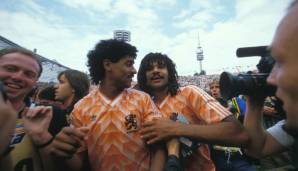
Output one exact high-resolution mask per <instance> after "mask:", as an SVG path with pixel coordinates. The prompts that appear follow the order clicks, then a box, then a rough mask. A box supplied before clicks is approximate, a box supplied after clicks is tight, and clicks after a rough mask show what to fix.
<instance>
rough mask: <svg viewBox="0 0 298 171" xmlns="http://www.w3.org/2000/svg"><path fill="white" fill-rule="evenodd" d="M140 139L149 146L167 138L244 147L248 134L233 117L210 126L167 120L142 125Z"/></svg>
mask: <svg viewBox="0 0 298 171" xmlns="http://www.w3.org/2000/svg"><path fill="white" fill-rule="evenodd" d="M141 134H142V137H143V138H144V139H146V140H147V143H149V144H151V143H154V142H156V141H160V140H162V139H167V138H169V137H173V136H174V137H180V136H185V137H190V138H194V139H196V140H197V141H199V142H207V143H214V144H220V145H230V146H245V145H246V144H247V143H248V134H247V132H246V131H245V129H244V127H243V126H242V125H241V124H240V122H239V121H237V120H236V119H235V118H234V117H233V116H228V117H227V118H225V119H224V120H223V121H222V122H219V123H214V124H210V125H198V124H183V123H179V122H173V121H171V120H168V119H158V120H153V121H151V122H148V123H146V124H144V128H143V129H142V130H141Z"/></svg>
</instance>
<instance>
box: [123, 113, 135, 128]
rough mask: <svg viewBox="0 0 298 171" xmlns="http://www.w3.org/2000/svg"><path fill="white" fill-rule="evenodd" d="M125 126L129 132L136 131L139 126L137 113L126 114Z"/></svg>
mask: <svg viewBox="0 0 298 171" xmlns="http://www.w3.org/2000/svg"><path fill="white" fill-rule="evenodd" d="M125 127H126V131H127V132H132V131H136V130H137V128H138V120H137V115H135V114H128V115H126V116H125Z"/></svg>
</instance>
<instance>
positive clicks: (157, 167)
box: [150, 144, 166, 171]
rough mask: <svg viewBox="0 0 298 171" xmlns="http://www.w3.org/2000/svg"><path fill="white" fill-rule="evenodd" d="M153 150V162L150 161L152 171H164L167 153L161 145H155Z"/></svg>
mask: <svg viewBox="0 0 298 171" xmlns="http://www.w3.org/2000/svg"><path fill="white" fill-rule="evenodd" d="M150 150H151V154H152V157H151V160H150V170H151V171H162V170H163V169H164V165H165V160H166V152H165V149H164V148H163V146H162V145H161V144H155V145H154V146H152V147H151V148H150Z"/></svg>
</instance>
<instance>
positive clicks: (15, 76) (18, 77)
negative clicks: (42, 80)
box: [11, 71, 25, 81]
mask: <svg viewBox="0 0 298 171" xmlns="http://www.w3.org/2000/svg"><path fill="white" fill-rule="evenodd" d="M11 78H12V79H13V80H14V81H22V80H23V78H25V76H24V74H23V72H22V71H19V72H14V73H13V74H12V75H11Z"/></svg>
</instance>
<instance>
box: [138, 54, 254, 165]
mask: <svg viewBox="0 0 298 171" xmlns="http://www.w3.org/2000/svg"><path fill="white" fill-rule="evenodd" d="M138 84H139V87H140V89H141V90H143V91H145V92H147V93H149V94H150V95H151V96H152V97H153V99H154V101H155V104H156V105H157V107H158V108H159V110H160V111H161V112H162V114H163V115H165V116H166V117H168V118H171V117H172V116H173V114H174V115H178V116H179V115H182V116H183V117H184V118H185V119H186V120H187V122H188V123H189V124H185V123H181V122H174V121H172V120H169V119H155V120H153V121H149V122H146V123H145V124H144V128H143V129H142V130H141V135H142V137H143V138H144V139H145V140H146V141H147V143H148V144H151V143H156V142H158V141H161V140H167V139H169V138H173V137H187V138H189V139H191V140H193V145H192V146H191V147H190V148H191V149H192V150H193V153H192V155H190V156H187V158H186V159H185V162H184V166H183V167H184V168H185V170H215V167H214V164H213V162H212V161H211V159H210V156H209V155H210V154H209V153H210V152H209V149H208V146H207V145H205V144H201V145H199V144H198V143H197V142H201V143H214V144H229V145H232V146H244V145H245V144H246V143H247V140H248V135H247V133H246V132H245V131H244V128H243V126H242V125H241V124H240V123H239V122H238V121H237V120H236V119H235V118H234V117H233V116H232V115H231V113H230V112H229V111H228V110H227V109H226V108H224V107H223V106H221V105H220V104H219V103H218V102H217V100H215V99H214V98H212V97H211V96H210V95H208V93H206V92H205V91H203V90H202V89H200V88H198V87H196V86H192V85H189V86H185V87H179V84H178V74H177V71H176V68H175V64H174V62H173V61H172V60H171V59H170V58H169V57H168V56H167V55H164V54H161V53H149V54H147V55H146V56H145V57H144V59H143V60H142V62H141V65H140V68H139V71H138ZM195 143H197V145H195ZM171 144H172V145H170V144H169V143H168V152H171V153H169V154H170V157H171V155H175V156H176V157H179V150H178V151H177V150H175V148H177V147H179V145H177V143H171ZM173 146H174V148H173Z"/></svg>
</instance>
